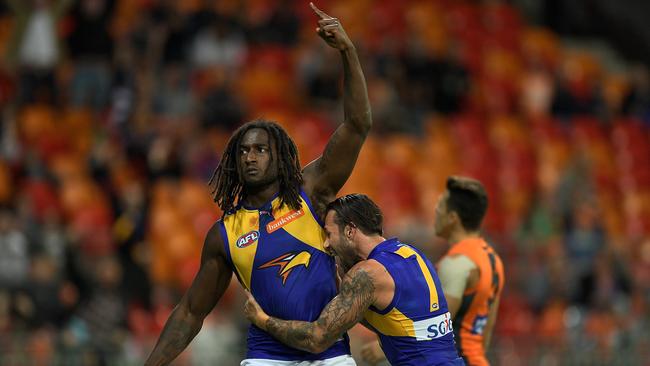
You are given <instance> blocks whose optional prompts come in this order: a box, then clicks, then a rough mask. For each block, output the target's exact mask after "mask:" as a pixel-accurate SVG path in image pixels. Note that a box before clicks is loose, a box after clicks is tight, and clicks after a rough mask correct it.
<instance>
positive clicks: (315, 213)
mask: <svg viewBox="0 0 650 366" xmlns="http://www.w3.org/2000/svg"><path fill="white" fill-rule="evenodd" d="M311 6H312V8H313V10H314V12H315V13H316V14H317V15H318V17H319V18H320V19H319V20H318V28H317V29H316V31H317V33H318V35H319V36H320V37H321V38H323V40H325V42H327V44H328V45H329V46H331V47H333V48H335V49H337V50H338V51H339V52H340V54H341V59H342V62H343V72H344V97H343V104H344V121H343V123H342V124H341V125H340V126H339V127H338V128H337V130H336V131H335V132H334V134H333V135H332V136H331V138H330V140H329V142H328V143H327V146H326V147H325V150H324V151H323V154H322V155H321V156H320V157H319V158H318V159H316V160H314V161H313V162H311V163H310V164H308V165H307V166H306V167H305V168H304V169H301V166H300V160H299V159H298V151H297V149H296V145H295V144H294V142H293V141H292V139H291V138H290V137H289V136H288V135H287V133H286V132H285V130H284V129H283V128H282V127H281V126H280V125H278V124H277V123H274V122H271V121H265V120H256V121H252V122H249V123H247V124H245V125H243V126H242V127H240V128H239V129H238V130H237V131H236V132H235V133H234V134H233V135H232V137H231V138H230V141H229V142H228V145H227V147H226V150H225V152H224V154H223V156H222V158H221V162H220V163H219V166H218V167H217V169H216V171H215V173H214V175H213V177H212V179H211V180H210V186H211V187H212V189H213V194H214V200H215V202H216V203H217V204H218V205H219V207H220V208H221V209H222V210H223V212H224V215H223V217H222V218H221V219H220V220H219V221H217V222H216V223H215V224H214V226H213V227H212V228H211V229H210V231H209V232H208V234H207V236H206V239H205V243H204V246H203V253H202V258H201V266H200V269H199V272H198V273H197V275H196V277H195V279H194V282H193V283H192V286H191V287H190V289H189V290H188V291H187V293H186V294H185V296H184V297H183V298H182V299H181V301H180V303H179V304H178V306H176V308H175V309H174V311H173V312H172V314H171V315H170V317H169V320H168V321H167V324H166V325H165V328H164V329H163V331H162V334H161V335H160V338H159V340H158V343H157V344H156V347H155V348H154V350H153V352H152V354H151V355H150V357H149V360H148V361H147V363H146V365H164V364H167V363H169V362H170V361H171V360H173V359H174V358H175V357H176V356H177V355H178V354H179V353H180V352H181V351H182V350H183V349H185V347H187V345H188V344H189V343H190V341H191V340H192V339H193V338H194V336H195V335H196V334H197V333H198V332H199V330H200V329H201V326H202V324H203V319H204V318H205V317H206V315H207V314H208V313H209V312H210V311H211V310H212V308H213V307H214V306H215V305H216V303H217V302H218V301H219V299H220V298H221V296H222V295H223V293H224V291H225V290H226V288H227V286H228V284H229V282H230V279H231V277H232V273H233V272H234V273H235V275H236V276H237V279H238V280H239V282H240V283H241V285H242V286H243V287H244V288H245V289H246V290H248V291H250V292H251V293H252V294H253V295H254V296H255V298H256V299H257V300H258V302H259V304H260V306H261V307H262V308H263V309H264V311H265V312H266V313H267V314H270V315H272V316H274V317H278V318H282V319H299V320H304V321H314V320H316V319H317V318H318V316H319V314H320V313H321V311H322V310H323V308H324V307H325V305H326V304H327V303H329V302H330V300H332V298H334V296H336V294H337V287H336V265H335V262H334V259H333V257H331V256H330V255H328V253H327V251H326V250H325V248H324V245H323V243H324V242H325V239H326V234H325V231H324V230H323V219H324V215H325V210H326V207H327V204H328V203H329V202H330V201H332V200H333V199H334V198H335V197H336V194H337V192H338V191H339V189H341V187H342V186H343V184H345V182H346V181H347V179H348V177H349V176H350V173H351V172H352V169H353V168H354V165H355V163H356V160H357V156H358V154H359V151H360V150H361V146H362V145H363V142H364V141H365V139H366V136H367V134H368V131H369V130H370V127H371V125H372V120H371V114H370V103H369V101H368V93H367V90H366V83H365V80H364V76H363V72H362V70H361V65H360V63H359V58H358V56H357V53H356V50H355V47H354V45H353V44H352V42H351V41H350V39H349V38H348V36H347V35H346V33H345V31H344V30H343V27H342V26H341V24H340V22H339V20H338V19H336V18H333V17H331V16H329V15H327V14H325V13H324V12H322V11H320V10H319V9H317V8H316V7H315V6H314V5H313V4H311ZM247 341H248V350H247V354H246V359H245V360H244V361H242V363H241V365H244V366H246V365H251V366H258V365H260V366H261V365H298V364H300V365H301V366H302V365H309V364H318V365H327V366H332V365H354V364H355V363H354V360H353V359H352V357H351V356H350V346H349V341H348V337H347V335H344V336H343V337H342V338H340V339H339V340H337V341H336V342H334V344H333V345H331V346H330V347H329V348H327V349H325V350H324V351H322V352H320V353H318V354H312V353H309V352H306V351H302V350H298V349H294V348H291V347H288V346H285V345H284V344H282V343H280V342H279V341H277V340H276V339H274V338H273V337H272V336H271V335H269V334H268V333H267V332H265V331H264V330H262V329H260V328H258V327H256V326H255V325H251V327H250V328H249V332H248V340H247Z"/></svg>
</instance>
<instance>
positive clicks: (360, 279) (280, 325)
mask: <svg viewBox="0 0 650 366" xmlns="http://www.w3.org/2000/svg"><path fill="white" fill-rule="evenodd" d="M375 285H376V283H375V280H374V278H373V273H372V270H368V269H367V268H364V266H363V265H357V266H355V267H353V268H352V269H351V270H350V271H349V272H348V273H347V274H346V275H345V278H343V282H342V283H341V292H340V293H339V294H338V295H337V296H336V297H335V298H334V299H332V301H330V303H329V304H327V306H325V309H323V311H322V312H321V314H320V317H319V318H318V319H317V320H316V321H313V322H304V321H298V320H282V319H278V318H274V317H270V316H268V315H267V314H266V313H264V311H263V310H262V308H261V307H260V306H259V305H258V304H257V302H256V301H255V299H254V298H253V296H252V295H251V294H250V293H248V292H247V296H248V301H247V302H246V305H245V306H244V313H245V314H246V316H247V317H248V319H249V320H251V321H252V322H253V323H254V324H255V325H257V326H258V327H260V328H262V329H263V330H265V331H266V332H268V333H269V334H271V335H272V336H273V337H275V338H276V339H278V340H279V341H281V342H282V343H284V344H286V345H288V346H291V347H294V348H297V349H300V350H303V351H307V352H311V353H321V352H323V351H325V350H326V349H327V348H328V347H330V346H331V345H332V344H334V342H336V341H337V340H338V339H339V338H341V337H342V335H343V333H345V332H346V331H348V330H349V329H350V328H352V327H353V326H354V325H355V324H356V323H358V322H359V321H360V320H361V319H362V318H363V314H364V313H365V312H366V310H367V309H368V307H369V306H370V305H372V304H373V303H374V302H375V299H376V293H375V289H376V286H375Z"/></svg>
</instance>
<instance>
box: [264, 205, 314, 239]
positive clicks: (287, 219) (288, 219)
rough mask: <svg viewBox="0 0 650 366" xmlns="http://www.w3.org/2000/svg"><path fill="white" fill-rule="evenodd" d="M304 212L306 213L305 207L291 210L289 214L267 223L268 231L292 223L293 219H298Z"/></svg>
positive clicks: (270, 231)
mask: <svg viewBox="0 0 650 366" xmlns="http://www.w3.org/2000/svg"><path fill="white" fill-rule="evenodd" d="M304 214H305V210H303V209H300V210H297V211H291V212H289V213H288V214H286V215H284V216H282V217H280V218H277V219H275V220H273V221H271V222H269V223H268V224H266V232H267V233H269V234H270V233H272V232H274V231H276V230H278V229H279V228H281V227H283V226H284V225H286V224H288V223H290V222H291V221H294V220H296V219H298V218H299V217H300V216H302V215H304Z"/></svg>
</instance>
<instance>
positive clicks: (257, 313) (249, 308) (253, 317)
mask: <svg viewBox="0 0 650 366" xmlns="http://www.w3.org/2000/svg"><path fill="white" fill-rule="evenodd" d="M244 292H245V293H246V303H245V304H244V315H246V318H248V320H250V321H251V323H253V324H255V325H257V326H258V327H262V326H263V325H264V323H265V322H266V320H267V319H268V315H266V313H265V312H264V310H262V308H261V307H260V305H259V304H258V303H257V301H255V298H254V297H253V294H251V293H250V291H244Z"/></svg>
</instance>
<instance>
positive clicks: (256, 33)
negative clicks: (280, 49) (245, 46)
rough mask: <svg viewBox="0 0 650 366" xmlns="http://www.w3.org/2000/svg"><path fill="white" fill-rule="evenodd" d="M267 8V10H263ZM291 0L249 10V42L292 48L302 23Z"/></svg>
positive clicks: (260, 5)
mask: <svg viewBox="0 0 650 366" xmlns="http://www.w3.org/2000/svg"><path fill="white" fill-rule="evenodd" d="M263 6H266V7H267V8H263ZM294 8H295V5H294V2H293V1H290V0H280V1H279V2H278V4H277V5H276V6H273V7H268V4H264V5H262V3H259V4H258V6H251V7H250V9H249V16H250V17H249V19H250V23H249V29H248V31H249V40H250V42H251V43H252V44H267V43H271V44H278V45H282V46H292V45H294V44H295V43H296V41H297V40H298V34H299V32H298V31H299V29H300V23H299V21H298V16H297V15H296V13H295V10H294Z"/></svg>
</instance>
